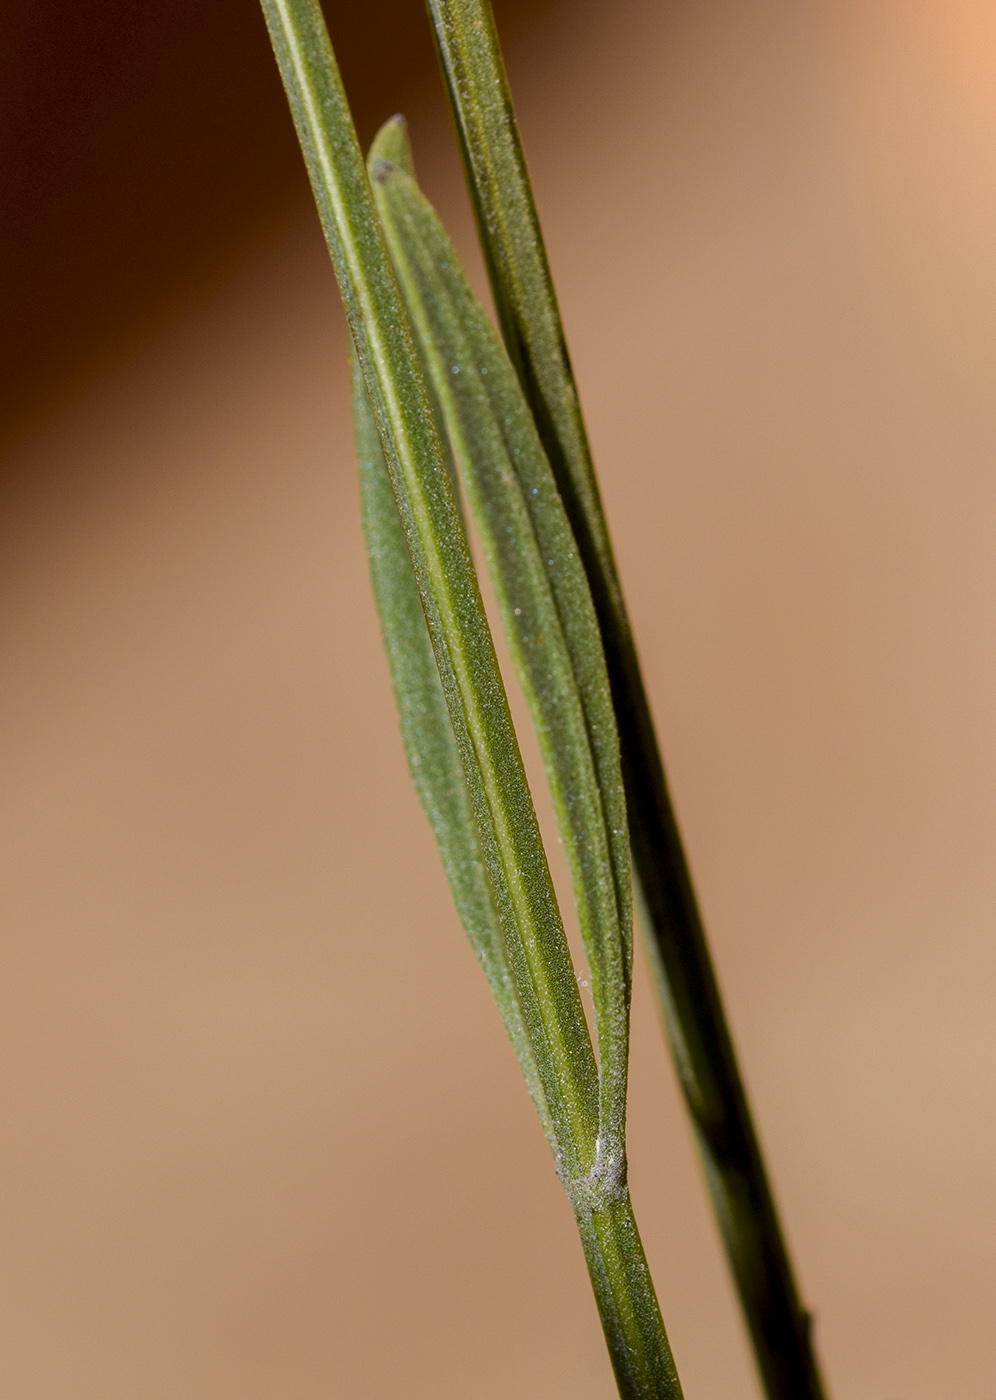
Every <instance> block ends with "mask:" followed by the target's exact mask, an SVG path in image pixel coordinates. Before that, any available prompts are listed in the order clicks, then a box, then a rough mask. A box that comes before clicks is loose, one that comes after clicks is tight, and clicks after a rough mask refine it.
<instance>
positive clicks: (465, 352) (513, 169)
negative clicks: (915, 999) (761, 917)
mask: <svg viewBox="0 0 996 1400" xmlns="http://www.w3.org/2000/svg"><path fill="white" fill-rule="evenodd" d="M263 9H264V12H265V14H266V19H267V23H268V25H269V28H270V33H271V37H272V40H273V45H274V49H275V52H276V55H277V60H278V63H279V65H280V69H281V74H282V76H283V80H284V85H285V87H286V90H287V94H288V97H289V100H290V105H291V109H292V112H293V115H294V120H295V124H296V126H297V130H298V135H299V138H300V141H301V145H302V149H303V151H304V155H305V159H306V162H307V165H308V170H309V174H310V176H311V182H312V187H313V190H314V194H315V199H316V202H317V205H318V209H319V213H320V216H321V219H322V224H323V228H324V230H325V234H326V239H327V241H328V245H329V251H330V253H331V256H332V261H333V265H334V267H335V271H336V276H337V278H338V281H339V286H340V290H341V293H342V296H343V301H344V304H345V307H346V314H347V318H348V321H349V325H350V331H351V335H352V344H353V400H354V415H355V419H356V431H357V447H358V457H359V462H360V472H361V485H362V500H363V516H364V529H365V532H366V537H367V543H368V550H369V554H370V563H371V574H372V579H373V585H374V593H375V597H376V601H377V606H378V612H379V616H380V622H381V629H382V633H383V637H384V643H385V647H386V650H387V653H388V658H389V662H390V668H391V677H392V683H393V686H394V690H395V696H396V699H397V703H398V710H399V715H400V719H401V729H402V736H403V739H404V743H405V748H406V752H407V755H408V760H409V765H410V768H411V771H412V775H413V778H414V781H415V785H416V788H417V790H418V793H419V796H420V798H421V801H422V804H423V807H424V808H425V811H426V813H427V815H428V817H429V820H430V822H431V824H432V827H433V830H434V833H435V836H436V841H437V844H438V847H439V850H440V854H441V857H442V860H443V864H444V867H445V869H446V873H447V876H448V879H449V881H450V885H451V889H452V892H453V896H454V901H455V904H456V907H457V910H458V912H459V915H460V918H461V920H462V922H463V924H464V927H465V929H466V931H467V934H468V936H469V938H470V941H471V944H472V946H473V947H474V950H475V953H476V954H477V957H478V959H479V961H480V963H481V965H482V968H483V970H484V972H485V975H486V977H487V979H488V982H489V985H490V987H491V991H492V994H493V996H494V1000H495V1002H496V1004H497V1006H498V1009H499V1011H500V1013H501V1015H502V1017H503V1020H504V1022H505V1025H506V1028H507V1030H508V1033H509V1036H510V1039H511V1041H512V1044H513V1047H514V1049H515V1052H516V1054H517V1056H518V1058H519V1062H520V1065H521V1067H522V1070H523V1074H524V1076H525V1079H526V1083H527V1086H528V1089H529V1092H530V1094H531V1096H532V1098H533V1101H534V1103H535V1105H536V1109H537V1112H538V1114H539V1117H540V1120H541V1122H542V1125H543V1129H544V1132H545V1133H546V1136H547V1140H548V1142H549V1144H550V1147H551V1149H552V1152H553V1157H554V1163H555V1166H556V1170H557V1172H558V1175H559V1177H560V1180H561V1182H562V1183H563V1185H564V1188H565V1190H566V1192H567V1195H568V1198H569V1200H570V1203H571V1206H572V1208H573V1211H574V1215H575V1219H576V1221H577V1225H578V1230H579V1234H580V1238H581V1243H582V1246H583V1248H584V1253H585V1258H586V1261H587V1264H588V1270H589V1274H590V1277H591V1282H592V1286H593V1290H594V1293H595V1298H596V1301H597V1303H598V1308H599V1313H600V1316H601V1319H602V1324H603V1328H604V1331H605V1335H606V1340H607V1344H608V1348H609V1352H610V1356H611V1359H612V1363H613V1367H614V1370H615V1374H616V1379H617V1382H618V1386H619V1391H620V1394H621V1395H622V1396H624V1397H633V1398H634V1400H635V1397H641V1398H642V1400H650V1398H651V1397H654V1400H676V1398H677V1397H679V1396H680V1395H681V1387H680V1384H679V1381H678V1377H677V1373H676V1371H675V1367H674V1362H673V1359H672V1356H671V1352H670V1348H669V1345H668V1341H667V1336H666V1333H665V1330H664V1326H663V1323H662V1321H661V1316H660V1310H659V1307H658V1304H657V1299H656V1295H655V1293H654V1288H653V1283H652V1281H651V1278H650V1274H649V1271H648V1269H647V1265H646V1260H645V1257H644V1253H643V1248H642V1245H641V1243H640V1237H639V1233H638V1230H637V1226H636V1221H635V1219H634V1216H633V1212H632V1207H631V1203H630V1199H629V1193H628V1189H627V1184H626V1084H627V1062H628V1044H629V1011H630V994H631V984H632V903H633V901H632V892H631V879H630V850H631V849H632V856H633V861H634V864H635V868H636V871H637V875H638V879H639V884H640V889H641V892H642V895H643V901H644V904H645V907H646V913H647V918H646V920H645V925H646V927H645V932H646V940H645V941H646V946H647V951H648V955H649V961H650V965H651V970H652V973H653V978H654V982H655V986H656V989H657V992H658V998H659V1001H660V1005H661V1009H662V1013H663V1017H664V1022H665V1026H666V1029H667V1033H668V1036H669V1039H670V1043H671V1047H672V1051H673V1053H674V1058H675V1062H676V1065H677V1068H678V1073H679V1078H680V1081H681V1084H682V1088H683V1091H684V1094H685V1099H686V1103H687V1105H688V1108H689V1111H690V1113H691V1117H692V1122H693V1124H694V1126H695V1130H696V1136H697V1140H698V1143H699V1147H700V1151H701V1155H702V1159H703V1164H704V1167H705V1171H706V1179H707V1182H708V1184H709V1189H710V1192H711V1194H712V1198H713V1202H714V1206H715V1209H716V1214H717V1218H718V1220H719V1224H720V1228H721V1231H722V1234H723V1238H724V1242H725V1244H726V1248H727V1252H728V1256H729V1259H730V1262H731V1266H732V1268H733V1272H734V1277H735V1280H736V1283H737V1286H738V1290H739V1292H740V1297H741V1301H742V1304H743V1308H744V1314H745V1318H746V1321H747V1324H748V1328H749V1330H750V1333H751V1338H752V1341H753V1344H754V1350H755V1355H756V1358H757V1361H758V1366H759V1369H760V1372H761V1376H762V1380H763V1383H764V1385H765V1388H766V1391H767V1393H768V1395H769V1397H771V1400H822V1396H823V1391H822V1387H821V1382H820V1379H819V1375H818V1371H817V1366H816V1362H815V1358H814V1355H813V1351H812V1347H811V1344H810V1339H809V1330H808V1324H807V1317H806V1314H805V1312H804V1311H803V1309H802V1307H801V1305H800V1303H799V1299H798V1295H797V1292H796V1289H795V1285H794V1282H793V1278H792V1271H791V1267H790V1264H789V1260H788V1255H787V1251H786V1249H785V1245H784V1240H783V1237H782V1233H781V1230H780V1227H779V1223H778V1218H777V1214H776V1211H775V1207H774V1203H773V1199H772V1195H771V1191H770V1188H769V1186H768V1183H767V1179H766V1175H765V1171H764V1166H763V1161H762V1158H761V1154H760V1150H759V1147H758V1144H757V1138H756V1134H755V1132H754V1129H753V1125H752V1123H751V1119H750V1114H749V1111H748V1108H747V1102H746V1096H745V1094H744V1091H743V1086H742V1082H741V1079H740V1075H739V1072H738V1069H737V1065H736V1061H735V1057H734V1053H733V1049H732V1042H731V1039H730V1035H729V1031H728V1029H727V1026H726V1022H725V1019H724V1016H723V1010H722V1005H721V1002H720V998H719V993H718V989H717V985H716V979H715V976H714V974H713V971H712V967H711V963H710V960H709V955H708V951H707V947H706V943H705V937H704V933H703V929H702V923H701V919H700V917H699V914H698V909H697V905H696V901H695V897H694V893H693V890H692V885H691V880H690V877H689V874H688V868H687V862H686V861H685V857H684V853H683V850H682V846H681V841H680V837H679V834H678V829H677V825H676V822H675V819H674V815H673V811H672V808H671V805H670V801H669V798H668V793H667V786H666V782H665V778H664V770H663V765H662V763H661V759H660V754H659V750H658V747H657V743H656V739H655V736H654V731H653V727H652V724H651V720H650V710H649V705H648V702H647V698H646V692H645V689H644V687H643V683H642V679H641V676H640V670H639V664H638V661H637V656H636V650H635V646H634V642H633V637H632V632H631V629H630V626H629V622H628V618H627V615H626V610H625V605H624V602H623V598H622V593H621V589H620V587H619V581H618V574H617V571H616V567H615V563H614V559H613V555H612V549H611V544H610V540H609V535H608V530H607V526H606V523H605V518H604V514H603V512H602V508H601V504H600V500H599V493H598V487H597V483H596V480H595V475H594V470H593V467H592V462H591V454H590V451H589V448H588V444H587V438H586V435H585V431H584V425H583V420H582V417H581V413H580V407H579V404H578V398H577V392H576V388H575V385H574V380H573V377H572V374H571V370H570V363H569V359H568V356H567V351H566V346H565V342H564V336H563V330H562V327H561V324H560V318H559V313H558V310H557V303H556V298H555V295H554V291H553V284H552V280H551V277H550V273H549V267H548V264H547V260H546V255H545V251H544V247H543V240H542V234H541V231H540V227H539V222H538V219H537V215H536V209H535V204H534V201H533V198H532V193H531V190H530V186H529V180H528V174H527V171H526V166H525V161H524V158H523V154H522V149H521V145H520V143H519V139H518V134H517V129H516V126H515V120H514V113H513V111H512V106H511V99H510V96H509V91H508V85H507V80H506V77H505V73H504V67H503V65H502V61H501V54H500V50H499V47H498V40H497V36H496V33H495V29H494V23H493V18H492V16H491V13H490V8H489V6H488V5H487V2H486V0H429V11H430V17H431V20H432V24H433V31H434V34H435V37H436V42H437V47H438V50H439V53H440V58H441V61H442V66H443V72H444V75H445V79H446V83H447V89H448V92H449V96H450V100H451V105H452V107H453V111H454V116H455V119H456V124H457V131H458V135H459V138H460V145H461V150H462V154H463V158H464V164H465V168H466V171H467V175H468V183H469V186H470V190H471V195H472V199H473V203H474V207H475V212H476V214H477V220H478V228H479V232H480V236H481V243H482V248H483V250H484V254H485V261H486V265H487V268H488V273H489V277H490V280H491V285H492V290H493V293H494V298H495V305H496V309H497V312H498V319H499V323H500V326H501V331H502V337H503V341H504V343H503V341H502V339H499V337H498V335H497V333H496V332H495V330H494V328H493V326H492V324H491V322H490V319H489V317H488V315H487V313H486V312H485V311H484V309H483V307H482V306H481V305H480V303H479V302H478V301H477V299H476V298H475V296H474V295H473V293H472V291H471V290H470V287H469V285H468V283H467V279H466V277H465V275H464V273H463V271H462V269H461V267H460V264H459V261H458V259H457V256H456V254H455V252H454V250H453V248H452V245H451V244H450V242H449V240H448V238H447V236H446V234H445V231H444V230H443V228H442V226H441V224H440V223H439V220H438V219H437V217H436V215H435V213H434V211H433V210H432V209H431V207H430V206H429V204H428V202H427V201H426V200H425V198H424V196H423V195H422V194H421V192H420V191H419V189H418V186H417V184H416V182H415V178H414V168H413V164H412V158H411V153H410V150H409V148H408V142H407V137H406V134H405V130H404V125H403V123H402V122H401V121H400V119H393V120H392V121H391V122H389V123H387V124H386V126H385V127H384V128H382V130H381V132H380V134H379V135H378V137H377V139H376V141H375V142H374V145H373V148H372V150H371V152H370V161H369V170H367V169H366V168H365V167H364V163H363V160H362V156H361V153H360V150H359V146H358V143H357V139H356V134H355V130H354V127H353V123H352V119H351V116H350V113H349V108H348V104H347V102H346V98H345V95H344V93H343V90H342V85H341V81H340V78H339V74H338V70H337V67H336V64H335V59H334V56H333V54H332V49H331V46H330V44H329V40H328V36H327V33H326V30H325V26H324V22H323V19H322V15H321V10H320V7H319V5H318V3H317V0H263ZM461 487H462V490H463V493H464V495H465V497H466V500H467V503H468V505H469V508H470V511H471V513H472V515H473V519H474V522H475V526H476V529H477V532H478V534H479V536H480V538H481V541H482V543H483V546H484V554H485V558H486V562H487V566H488V570H489V573H490V576H491V579H492V583H493V586H494V589H495V593H496V596H497V599H498V604H499V609H500V613H501V618H502V623H503V627H504V631H505V635H506V638H507V640H508V644H509V650H510V653H511V655H512V659H513V663H514V665H515V669H516V672H517V676H518V680H519V683H520V685H521V687H522V690H523V692H524V694H525V696H526V699H527V701H528V704H529V708H530V713H531V717H532V721H533V724H534V726H535V728H536V732H537V735H538V738H539V743H540V748H541V751H542V754H543V759H544V764H545V768H546V772H547V777H548V781H549V785H550V789H551V793H552V796H553V800H554V807H555V810H556V813H557V819H558V823H559V827H560V831H561V837H562V840H563V843H564V847H565V851H566V854H567V860H568V866H569V868H570V873H571V880H572V888H573V894H574V902H575V906H576V910H577V915H578V922H579V925H580V929H581V933H582V939H583V942H584V950H585V956H586V959H587V963H588V968H589V975H590V981H591V988H592V1001H593V1006H594V1030H595V1041H594V1045H593V1043H592V1039H591V1036H590V1035H589V1032H588V1029H587V1026H586V1023H585V1019H584V1014H583V1010H582V1007H581V1002H580V998H579V994H578V987H577V976H576V972H575V968H574V966H573V963H572V961H571V955H570V951H569V949H568V945H567V940H566V936H565V933H564V926H563V921H562V918H561V914H560V910H559V908H558V905H557V899H556V896H555V893H554V890H553V885H552V882H551V879H550V874H549V868H548V865H547V859H546V854H545V852H544V848H543V843H542V839H541V836H540V831H539V826H538V823H537V821H536V816H535V811H534V807H533V802H532V797H531V794H530V790H529V786H528V783H527V780H526V776H525V772H524V769H523V765H522V760H521V756H520V753H519V748H518V743H517V740H516V736H515V731H514V728H513V725H512V721H511V716H510V714H509V709H508V703H507V699H506V694H505V689H504V683H503V680H502V676H501V673H500V670H499V667H498V663H497V660H496V657H495V652H494V646H493V642H492V638H491V633H490V630H489V626H488V621H487V618H486V615H485V612H484V608H483V604H482V602H481V596H480V590H479V586H478V581H477V577H476V574H475V571H474V566H473V563H472V560H471V555H470V550H469V546H468V540H467V533H466V527H465V523H464V516H463V513H462V506H461V500H460V494H459V493H460V488H461Z"/></svg>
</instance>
